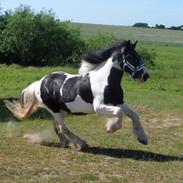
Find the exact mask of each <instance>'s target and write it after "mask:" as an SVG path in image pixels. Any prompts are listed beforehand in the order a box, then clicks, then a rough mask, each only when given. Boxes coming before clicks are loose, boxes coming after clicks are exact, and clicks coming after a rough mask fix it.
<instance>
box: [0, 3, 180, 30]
mask: <svg viewBox="0 0 183 183" xmlns="http://www.w3.org/2000/svg"><path fill="white" fill-rule="evenodd" d="M0 4H1V7H2V8H3V10H7V9H11V10H13V9H15V8H17V7H19V6H20V4H23V5H29V6H31V8H32V9H33V10H35V11H36V12H39V11H40V10H42V9H47V10H49V9H52V10H53V12H55V14H56V17H57V18H59V19H60V20H70V21H72V22H80V23H94V24H107V25H125V26H131V25H133V24H134V23H137V22H145V23H148V24H149V25H150V26H154V25H155V24H163V25H165V26H166V27H170V26H179V25H183V0H173V1H172V0H88V1H87V0H0Z"/></svg>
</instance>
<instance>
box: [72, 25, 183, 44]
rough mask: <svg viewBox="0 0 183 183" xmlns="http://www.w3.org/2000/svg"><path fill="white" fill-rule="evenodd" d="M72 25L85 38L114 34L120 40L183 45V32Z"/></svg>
mask: <svg viewBox="0 0 183 183" xmlns="http://www.w3.org/2000/svg"><path fill="white" fill-rule="evenodd" d="M71 25H72V26H73V27H79V28H80V29H81V34H82V36H84V37H90V36H92V35H95V34H98V33H99V34H100V33H107V34H113V35H114V36H115V37H116V38H118V39H124V38H125V39H131V40H139V41H142V42H145V43H155V44H157V43H158V44H175V45H183V31H177V30H167V29H166V30H161V29H152V28H137V27H128V26H114V25H99V24H85V23H72V24H71Z"/></svg>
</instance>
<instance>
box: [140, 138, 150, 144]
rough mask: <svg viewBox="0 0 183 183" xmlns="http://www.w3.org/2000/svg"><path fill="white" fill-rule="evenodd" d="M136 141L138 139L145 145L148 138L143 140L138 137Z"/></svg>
mask: <svg viewBox="0 0 183 183" xmlns="http://www.w3.org/2000/svg"><path fill="white" fill-rule="evenodd" d="M138 141H139V142H140V143H141V144H144V145H147V144H148V140H145V139H140V138H138Z"/></svg>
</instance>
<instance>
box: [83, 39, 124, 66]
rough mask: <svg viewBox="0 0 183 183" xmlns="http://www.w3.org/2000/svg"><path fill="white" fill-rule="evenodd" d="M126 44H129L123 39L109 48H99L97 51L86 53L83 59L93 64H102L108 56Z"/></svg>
mask: <svg viewBox="0 0 183 183" xmlns="http://www.w3.org/2000/svg"><path fill="white" fill-rule="evenodd" d="M126 44H127V41H121V42H118V43H116V44H114V45H113V46H110V47H108V48H105V49H102V50H98V51H95V52H88V53H85V54H84V55H83V56H82V60H84V61H86V62H89V63H91V64H100V63H101V62H104V61H106V60H107V59H108V58H110V57H111V55H112V53H113V52H114V51H118V50H120V49H121V48H122V47H123V46H125V45H126Z"/></svg>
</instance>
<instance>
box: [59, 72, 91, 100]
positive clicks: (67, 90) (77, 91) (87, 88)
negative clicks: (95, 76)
mask: <svg viewBox="0 0 183 183" xmlns="http://www.w3.org/2000/svg"><path fill="white" fill-rule="evenodd" d="M77 95H80V97H81V98H82V99H83V100H84V101H85V102H86V103H91V104H92V103H93V94H92V91H91V84H90V79H89V74H86V75H85V76H75V77H72V78H69V79H68V80H67V81H66V82H65V83H64V86H63V88H62V98H63V100H64V102H66V103H67V102H72V101H74V99H75V98H76V96H77Z"/></svg>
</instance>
